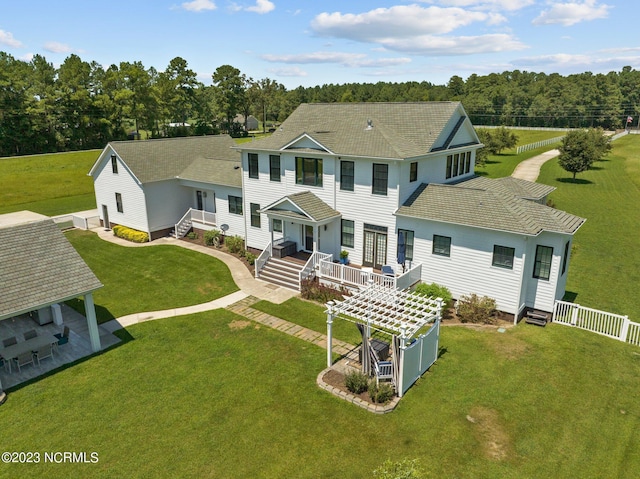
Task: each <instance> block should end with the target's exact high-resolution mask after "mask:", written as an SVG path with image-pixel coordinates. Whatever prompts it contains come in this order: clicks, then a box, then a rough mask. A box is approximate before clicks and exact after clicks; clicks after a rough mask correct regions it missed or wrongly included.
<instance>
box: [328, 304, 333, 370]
mask: <svg viewBox="0 0 640 479" xmlns="http://www.w3.org/2000/svg"><path fill="white" fill-rule="evenodd" d="M327 306H328V307H329V309H328V310H327V367H328V368H330V367H331V365H332V364H333V353H332V344H331V343H332V337H331V329H332V325H333V301H329V302H328V303H327Z"/></svg>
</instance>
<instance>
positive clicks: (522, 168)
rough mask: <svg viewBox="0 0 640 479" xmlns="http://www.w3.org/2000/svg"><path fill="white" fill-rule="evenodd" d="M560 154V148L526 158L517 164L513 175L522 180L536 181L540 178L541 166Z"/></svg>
mask: <svg viewBox="0 0 640 479" xmlns="http://www.w3.org/2000/svg"><path fill="white" fill-rule="evenodd" d="M559 155H560V151H559V150H549V151H545V152H544V153H541V154H539V155H536V156H534V157H531V158H529V159H528V160H524V161H522V162H521V163H519V164H518V166H516V169H515V170H513V173H511V176H513V177H514V178H519V179H521V180H527V181H536V180H537V179H538V175H540V168H541V167H542V165H544V164H545V163H546V162H547V161H549V160H551V159H553V158H556V157H557V156H559Z"/></svg>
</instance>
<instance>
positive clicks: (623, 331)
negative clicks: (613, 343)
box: [619, 316, 629, 343]
mask: <svg viewBox="0 0 640 479" xmlns="http://www.w3.org/2000/svg"><path fill="white" fill-rule="evenodd" d="M628 333H629V316H624V317H623V318H622V327H621V328H620V336H619V338H620V341H624V342H625V343H626V342H627V334H628Z"/></svg>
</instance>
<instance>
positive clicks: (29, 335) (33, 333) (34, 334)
mask: <svg viewBox="0 0 640 479" xmlns="http://www.w3.org/2000/svg"><path fill="white" fill-rule="evenodd" d="M37 336H38V333H37V331H36V330H35V329H32V330H30V331H25V333H24V340H25V341H27V340H29V339H33V338H35V337H37Z"/></svg>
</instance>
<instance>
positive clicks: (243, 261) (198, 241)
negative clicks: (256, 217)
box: [180, 231, 261, 274]
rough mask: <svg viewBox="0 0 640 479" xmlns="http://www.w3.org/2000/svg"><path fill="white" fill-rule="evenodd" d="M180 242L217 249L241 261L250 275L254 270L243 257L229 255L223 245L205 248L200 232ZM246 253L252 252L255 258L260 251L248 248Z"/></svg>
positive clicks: (183, 238)
mask: <svg viewBox="0 0 640 479" xmlns="http://www.w3.org/2000/svg"><path fill="white" fill-rule="evenodd" d="M180 240H181V241H186V242H187V243H193V244H197V245H200V246H204V247H205V248H211V249H217V250H218V251H221V252H223V253H227V254H230V255H231V256H235V257H236V258H238V259H239V260H240V261H242V264H244V265H245V266H246V268H247V269H248V270H249V271H250V272H251V274H253V273H254V270H255V268H254V266H253V265H252V264H249V262H248V261H247V260H246V258H244V257H243V256H240V255H239V254H237V253H231V252H230V251H229V250H228V249H227V246H226V245H225V244H224V243H223V244H222V245H220V246H219V247H218V248H216V247H215V246H207V245H206V244H204V235H203V234H202V233H201V232H200V231H198V233H197V236H196V237H195V238H194V239H190V238H187V237H186V236H184V237H182V238H180ZM248 251H250V252H252V253H253V254H255V255H256V256H257V255H259V254H260V253H261V251H259V250H256V249H254V248H249V249H248Z"/></svg>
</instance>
